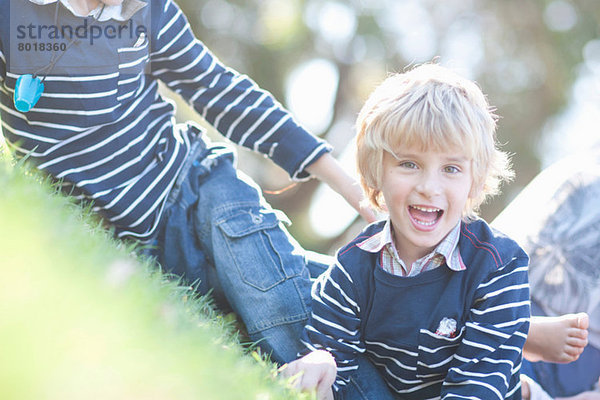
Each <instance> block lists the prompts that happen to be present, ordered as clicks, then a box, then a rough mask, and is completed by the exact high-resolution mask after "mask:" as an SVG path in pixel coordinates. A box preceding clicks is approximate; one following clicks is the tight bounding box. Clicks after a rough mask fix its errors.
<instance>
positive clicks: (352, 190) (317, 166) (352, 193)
mask: <svg viewBox="0 0 600 400" xmlns="http://www.w3.org/2000/svg"><path fill="white" fill-rule="evenodd" d="M306 170H307V171H308V172H309V173H310V174H311V175H313V176H314V177H316V178H318V179H319V180H321V181H322V182H325V183H326V184H328V185H329V186H330V187H331V188H332V189H333V190H335V191H336V192H338V193H339V194H340V195H341V196H342V197H343V198H344V199H346V201H347V202H348V203H349V204H350V205H351V206H352V207H354V209H355V210H356V211H358V212H359V213H360V215H361V216H362V217H363V218H364V219H365V220H366V221H367V222H373V221H375V220H376V217H375V213H374V212H373V211H372V210H371V209H370V208H368V207H364V206H361V201H362V200H363V198H364V197H363V192H362V189H361V188H360V186H359V184H358V182H356V181H355V180H354V179H353V178H352V177H350V175H348V174H347V173H346V171H344V169H343V168H342V167H341V166H340V164H339V163H338V162H337V160H336V159H335V158H333V156H332V155H331V154H330V153H325V154H323V155H322V156H321V157H320V158H319V159H318V160H317V161H315V162H314V163H312V164H311V165H309V166H308V167H307V168H306Z"/></svg>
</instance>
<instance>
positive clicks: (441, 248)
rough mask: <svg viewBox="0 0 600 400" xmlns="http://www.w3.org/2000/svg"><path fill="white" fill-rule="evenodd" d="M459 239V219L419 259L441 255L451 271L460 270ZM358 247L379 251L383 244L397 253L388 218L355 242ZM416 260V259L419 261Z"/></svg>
mask: <svg viewBox="0 0 600 400" xmlns="http://www.w3.org/2000/svg"><path fill="white" fill-rule="evenodd" d="M459 239H460V221H459V222H458V223H457V224H456V226H455V227H454V228H452V230H451V231H450V232H449V233H448V234H447V235H446V237H445V238H444V239H443V240H442V241H441V242H440V243H439V244H438V245H437V246H436V248H435V249H433V251H432V252H431V253H429V254H427V255H425V256H424V257H422V258H420V259H419V260H423V259H425V258H429V257H431V256H433V255H436V254H440V255H442V256H443V257H444V258H445V260H446V263H447V265H448V267H449V268H450V269H451V270H453V271H462V270H464V269H465V265H464V263H463V261H462V257H461V256H460V252H459V249H458V240H459ZM357 246H358V248H360V249H361V250H364V251H367V252H369V253H379V252H380V251H381V250H382V249H383V248H384V247H385V246H390V248H391V249H392V250H393V253H395V254H396V255H397V254H398V252H397V250H396V246H395V245H394V241H393V240H392V223H391V221H390V219H389V218H388V220H387V221H386V223H385V225H384V226H383V229H382V230H381V231H379V232H377V233H375V234H374V235H373V236H371V237H369V238H367V239H365V240H363V241H362V242H360V243H358V244H357ZM419 260H418V261H419Z"/></svg>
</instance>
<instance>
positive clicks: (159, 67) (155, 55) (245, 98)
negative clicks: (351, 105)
mask: <svg viewBox="0 0 600 400" xmlns="http://www.w3.org/2000/svg"><path fill="white" fill-rule="evenodd" d="M151 3H152V6H153V9H152V11H153V12H155V13H156V15H159V18H156V20H157V22H156V26H153V28H152V30H151V33H152V35H153V37H152V40H151V45H152V49H151V54H150V66H151V73H152V75H153V77H154V78H156V79H158V80H161V81H162V82H164V83H165V84H166V85H167V86H168V87H169V88H170V89H172V90H173V91H175V92H176V93H178V94H180V95H181V96H183V98H185V99H186V100H187V101H189V103H190V104H191V105H192V106H193V107H194V109H195V110H196V111H197V112H198V114H200V115H201V116H202V117H203V118H204V119H205V120H206V121H207V122H208V123H210V124H211V125H212V126H213V127H214V128H215V129H216V130H217V131H219V132H220V133H221V134H222V135H223V136H225V137H226V138H227V139H229V140H231V141H232V142H234V143H237V144H238V145H241V146H244V147H247V148H249V149H251V150H254V151H256V152H260V153H262V154H264V155H267V156H268V157H269V158H270V159H271V160H273V162H275V163H276V164H278V165H279V166H280V167H282V168H283V169H284V170H285V171H286V172H287V173H288V174H289V175H290V177H291V178H292V179H294V180H302V179H306V178H308V177H309V172H308V171H309V170H311V168H310V167H312V170H313V171H314V172H315V175H316V176H318V177H321V178H322V179H323V180H324V181H325V182H326V183H328V184H330V185H331V187H332V188H333V189H334V190H336V191H337V192H338V193H340V194H341V195H342V197H343V198H344V199H346V200H347V201H348V202H349V203H350V204H351V205H352V206H353V207H354V208H355V209H356V210H357V211H358V212H359V213H361V215H362V216H363V217H364V218H365V219H366V220H367V221H368V222H372V221H373V220H374V219H375V218H374V216H373V214H372V213H371V212H370V211H369V210H368V209H365V210H362V209H361V208H360V206H359V201H360V199H362V193H361V191H360V189H359V187H358V185H357V184H356V182H354V180H353V179H352V178H350V177H349V176H348V175H347V174H345V172H343V170H342V168H341V167H340V166H339V165H338V164H337V162H335V160H333V157H331V156H328V157H325V156H324V155H325V154H327V153H328V152H329V151H330V150H331V146H329V145H328V144H327V143H326V142H325V141H323V140H321V139H320V138H318V137H316V136H314V135H312V134H310V133H309V132H308V131H306V130H305V129H304V128H303V127H302V126H300V125H299V124H298V123H297V122H296V121H295V120H294V118H293V117H292V116H291V114H290V113H289V112H288V111H287V110H286V109H285V108H283V107H282V106H281V104H279V102H277V100H276V99H275V98H274V97H273V95H272V94H270V93H269V92H267V91H265V90H263V89H261V88H260V87H259V86H258V85H257V84H256V83H255V82H254V81H252V80H251V79H250V78H249V77H247V76H245V75H243V74H240V73H238V72H237V71H235V70H233V69H231V68H228V67H227V66H226V65H224V64H223V63H221V62H220V61H219V60H218V59H217V57H215V56H214V55H213V54H212V53H211V51H210V50H209V49H208V48H207V47H206V46H204V44H203V43H202V42H201V41H199V40H197V39H196V38H195V37H194V34H193V32H192V30H191V29H190V26H189V24H188V21H187V19H186V17H185V16H184V15H183V14H182V13H181V10H180V9H179V7H178V6H177V4H175V3H174V2H171V1H166V0H152V1H151ZM332 160H333V161H332ZM315 164H327V165H328V166H329V167H328V168H330V171H326V169H327V168H323V167H321V166H319V165H315Z"/></svg>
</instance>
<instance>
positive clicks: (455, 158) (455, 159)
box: [392, 153, 471, 163]
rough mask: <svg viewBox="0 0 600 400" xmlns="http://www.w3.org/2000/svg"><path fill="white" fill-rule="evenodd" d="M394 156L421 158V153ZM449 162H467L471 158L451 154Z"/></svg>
mask: <svg viewBox="0 0 600 400" xmlns="http://www.w3.org/2000/svg"><path fill="white" fill-rule="evenodd" d="M392 156H394V157H395V158H397V159H401V158H419V156H420V155H419V154H416V153H392ZM446 161H447V162H455V163H466V162H469V161H471V159H470V158H468V157H466V156H451V157H447V158H446Z"/></svg>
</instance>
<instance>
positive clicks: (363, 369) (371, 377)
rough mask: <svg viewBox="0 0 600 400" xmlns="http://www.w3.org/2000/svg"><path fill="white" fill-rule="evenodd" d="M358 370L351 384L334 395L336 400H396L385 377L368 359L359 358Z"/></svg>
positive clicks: (353, 375)
mask: <svg viewBox="0 0 600 400" xmlns="http://www.w3.org/2000/svg"><path fill="white" fill-rule="evenodd" d="M357 361H358V369H357V370H356V372H355V373H354V374H352V375H351V376H350V383H348V385H346V386H345V387H342V388H341V389H340V390H339V391H338V392H337V393H335V394H334V397H335V399H336V400H394V399H400V397H399V396H394V395H393V394H392V391H391V390H390V389H389V387H388V386H387V384H386V383H385V381H384V380H383V376H382V375H381V373H380V372H379V371H378V370H377V368H376V367H375V365H373V364H372V363H371V362H370V361H369V360H368V359H367V357H365V356H364V355H358V356H357Z"/></svg>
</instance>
